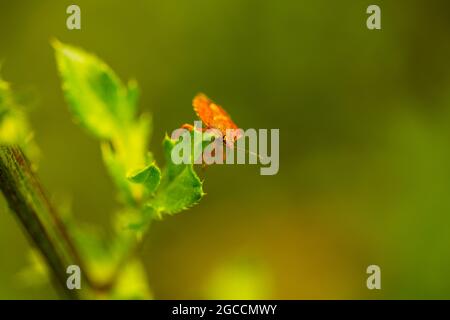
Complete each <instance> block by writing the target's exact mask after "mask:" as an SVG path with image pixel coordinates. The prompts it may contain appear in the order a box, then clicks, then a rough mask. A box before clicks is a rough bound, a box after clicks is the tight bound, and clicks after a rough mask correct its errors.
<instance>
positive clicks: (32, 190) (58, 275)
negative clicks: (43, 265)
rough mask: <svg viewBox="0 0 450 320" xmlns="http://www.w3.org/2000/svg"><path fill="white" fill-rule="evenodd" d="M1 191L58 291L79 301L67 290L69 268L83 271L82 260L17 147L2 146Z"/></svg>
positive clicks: (74, 291)
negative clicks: (34, 246)
mask: <svg viewBox="0 0 450 320" xmlns="http://www.w3.org/2000/svg"><path fill="white" fill-rule="evenodd" d="M0 190H1V191H2V192H3V194H4V196H5V199H6V200H7V202H8V205H9V208H10V209H11V210H12V211H13V212H14V213H15V214H16V216H17V218H18V219H19V221H20V222H21V224H22V226H23V228H24V230H25V232H26V234H27V235H28V236H29V237H30V238H31V240H32V241H33V242H34V244H35V245H36V246H37V247H38V249H39V251H40V252H41V254H42V255H43V256H44V257H45V259H46V262H47V265H48V267H49V268H50V269H51V271H52V275H53V280H54V282H55V284H56V286H57V288H58V289H59V291H60V292H61V293H62V294H63V295H64V296H65V297H67V298H69V299H76V298H79V297H78V293H77V290H68V289H67V286H66V280H67V277H68V275H67V274H66V268H67V266H69V265H73V264H76V265H79V266H80V268H81V269H82V270H83V267H82V263H81V259H80V256H79V255H78V253H77V251H76V248H75V246H74V244H73V242H72V241H71V239H70V237H69V235H68V233H67V232H66V230H65V227H64V225H63V223H62V222H61V221H60V220H59V218H58V215H57V214H56V212H55V210H54V208H53V207H52V206H51V205H50V202H49V201H48V198H47V197H46V196H45V194H44V192H43V189H42V186H41V185H40V183H39V181H38V180H37V178H36V175H35V173H34V172H33V170H32V169H31V167H30V163H29V161H28V160H27V159H26V157H25V156H24V154H23V152H22V150H21V149H20V148H19V147H17V146H0Z"/></svg>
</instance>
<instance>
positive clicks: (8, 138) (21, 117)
mask: <svg viewBox="0 0 450 320" xmlns="http://www.w3.org/2000/svg"><path fill="white" fill-rule="evenodd" d="M32 138H33V133H32V132H31V129H30V125H29V123H28V119H27V117H26V114H25V112H24V110H23V107H22V106H20V105H19V104H18V103H17V101H16V99H15V96H14V94H13V92H12V90H11V88H10V85H9V83H7V82H5V81H3V80H2V79H1V78H0V145H19V146H20V147H21V148H22V149H23V150H24V151H25V152H26V154H27V156H28V157H29V158H30V159H32V160H34V161H36V160H37V156H38V153H39V151H38V148H37V146H36V145H35V143H34V141H33V139H32Z"/></svg>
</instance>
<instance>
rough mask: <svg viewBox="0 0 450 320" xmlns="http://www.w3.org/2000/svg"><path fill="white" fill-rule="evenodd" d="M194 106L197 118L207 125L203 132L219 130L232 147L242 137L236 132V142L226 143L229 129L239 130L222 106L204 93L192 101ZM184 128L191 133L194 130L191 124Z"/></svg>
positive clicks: (185, 125)
mask: <svg viewBox="0 0 450 320" xmlns="http://www.w3.org/2000/svg"><path fill="white" fill-rule="evenodd" d="M192 106H193V107H194V111H195V112H196V113H197V116H198V117H199V118H200V119H201V120H202V122H203V123H204V124H205V125H206V128H203V129H202V130H203V131H204V130H207V129H218V130H219V131H220V132H221V133H222V136H223V139H224V142H226V144H227V145H228V146H231V147H232V146H233V144H234V142H235V141H236V140H237V139H239V138H240V137H241V133H240V131H235V139H234V141H226V134H227V129H232V130H237V129H239V128H238V126H237V125H236V124H235V123H234V122H233V120H231V117H230V116H229V115H228V113H227V112H226V111H225V110H224V109H223V108H222V107H221V106H219V105H217V104H215V103H214V102H213V101H211V100H210V99H209V98H208V97H207V96H206V95H204V94H203V93H199V94H197V95H196V96H195V98H194V100H193V101H192ZM182 128H184V129H188V130H191V131H192V130H193V129H194V127H193V126H192V125H190V124H184V125H183V126H182Z"/></svg>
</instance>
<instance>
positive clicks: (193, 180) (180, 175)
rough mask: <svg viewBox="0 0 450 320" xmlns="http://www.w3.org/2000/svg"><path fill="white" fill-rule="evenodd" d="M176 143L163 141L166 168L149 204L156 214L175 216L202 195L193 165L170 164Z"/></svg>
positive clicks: (200, 184)
mask: <svg viewBox="0 0 450 320" xmlns="http://www.w3.org/2000/svg"><path fill="white" fill-rule="evenodd" d="M176 143H177V142H176V141H173V140H171V139H170V138H169V137H167V136H166V137H165V139H164V142H163V147H164V153H165V158H166V168H165V169H164V171H163V174H162V180H161V184H160V186H159V188H158V191H157V192H156V196H155V199H153V200H152V201H150V203H149V205H150V206H152V207H153V208H155V209H156V210H157V211H158V212H164V213H168V214H175V213H178V212H180V211H182V210H185V209H187V208H189V207H191V206H193V205H195V204H196V203H197V202H199V201H200V199H201V198H202V196H203V195H204V193H203V189H202V182H201V181H200V179H199V177H198V176H197V174H196V173H195V171H194V168H193V165H192V164H179V165H177V164H174V163H173V162H172V158H171V152H172V149H173V147H174V146H175V145H176Z"/></svg>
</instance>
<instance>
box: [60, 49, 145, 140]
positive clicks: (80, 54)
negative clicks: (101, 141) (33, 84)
mask: <svg viewBox="0 0 450 320" xmlns="http://www.w3.org/2000/svg"><path fill="white" fill-rule="evenodd" d="M52 44H53V47H54V49H55V54H56V60H57V64H58V69H59V73H60V75H61V78H62V81H63V86H62V87H63V90H64V94H65V96H66V99H67V101H68V103H69V106H70V108H71V111H72V113H73V114H74V116H75V118H76V120H77V121H78V122H79V123H80V124H81V125H82V126H84V127H85V128H87V129H88V130H89V131H90V132H91V133H93V134H94V135H96V136H97V137H99V138H106V139H112V138H113V137H114V136H115V135H117V133H118V132H120V131H121V129H122V128H123V127H126V126H128V125H129V124H130V122H131V121H132V120H133V118H134V116H135V113H136V103H135V102H136V99H137V91H138V90H137V86H136V84H134V85H133V86H132V90H131V91H130V92H129V91H128V90H127V88H126V87H125V86H124V85H123V84H122V82H121V81H120V79H119V78H118V77H117V75H116V74H115V73H114V71H113V70H111V68H110V67H108V66H107V65H106V64H105V63H104V62H103V61H101V60H100V59H99V58H97V57H96V56H94V55H92V54H89V53H86V52H84V51H83V50H81V49H78V48H76V47H73V46H70V45H66V44H62V43H61V42H59V41H56V40H55V41H53V43H52ZM133 97H134V98H133Z"/></svg>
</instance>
